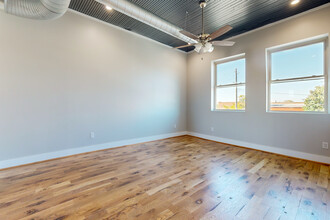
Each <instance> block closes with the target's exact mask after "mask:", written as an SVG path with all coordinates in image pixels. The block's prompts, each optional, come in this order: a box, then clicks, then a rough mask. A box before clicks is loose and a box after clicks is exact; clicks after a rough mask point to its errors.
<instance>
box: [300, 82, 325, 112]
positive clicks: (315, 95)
mask: <svg viewBox="0 0 330 220" xmlns="http://www.w3.org/2000/svg"><path fill="white" fill-rule="evenodd" d="M304 104H305V106H304V107H303V109H304V111H324V86H316V87H315V89H314V90H311V91H309V95H308V97H307V98H306V99H305V100H304Z"/></svg>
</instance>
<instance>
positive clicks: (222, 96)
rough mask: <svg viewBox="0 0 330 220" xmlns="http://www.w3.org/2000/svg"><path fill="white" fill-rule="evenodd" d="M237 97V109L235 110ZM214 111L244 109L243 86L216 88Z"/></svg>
mask: <svg viewBox="0 0 330 220" xmlns="http://www.w3.org/2000/svg"><path fill="white" fill-rule="evenodd" d="M236 95H237V108H236ZM216 109H239V110H244V109H245V86H237V93H236V86H233V87H225V88H217V91H216Z"/></svg>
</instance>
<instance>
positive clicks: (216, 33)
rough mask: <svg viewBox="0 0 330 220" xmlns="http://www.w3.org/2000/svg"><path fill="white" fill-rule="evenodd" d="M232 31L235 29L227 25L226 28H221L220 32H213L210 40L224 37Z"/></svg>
mask: <svg viewBox="0 0 330 220" xmlns="http://www.w3.org/2000/svg"><path fill="white" fill-rule="evenodd" d="M231 29H233V27H232V26H230V25H226V26H224V27H222V28H220V29H219V30H217V31H215V32H213V33H212V34H210V36H209V38H210V40H213V39H215V38H217V37H220V36H221V35H224V34H225V33H227V32H228V31H230V30H231Z"/></svg>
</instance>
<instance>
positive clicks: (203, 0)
mask: <svg viewBox="0 0 330 220" xmlns="http://www.w3.org/2000/svg"><path fill="white" fill-rule="evenodd" d="M199 6H200V7H201V8H202V35H204V33H205V31H204V8H205V7H206V0H199Z"/></svg>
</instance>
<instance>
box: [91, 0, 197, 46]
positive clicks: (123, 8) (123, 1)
mask: <svg viewBox="0 0 330 220" xmlns="http://www.w3.org/2000/svg"><path fill="white" fill-rule="evenodd" d="M95 1H97V2H99V3H101V4H103V5H105V6H109V7H111V8H113V9H114V10H116V11H119V12H121V13H123V14H125V15H127V16H130V17H132V18H134V19H136V20H138V21H141V22H143V23H145V24H147V25H149V26H151V27H154V28H156V29H158V30H160V31H163V32H165V33H167V34H169V35H172V36H173V37H176V38H178V39H180V40H182V41H185V42H187V43H197V41H196V40H194V39H192V38H189V37H187V36H185V35H183V34H181V33H180V31H181V30H182V29H181V28H179V27H177V26H175V25H173V24H171V23H170V22H168V21H165V20H164V19H162V18H160V17H158V16H156V15H154V14H152V13H150V12H148V11H147V10H145V9H143V8H141V7H139V6H137V5H135V4H133V3H131V2H129V1H127V0H95Z"/></svg>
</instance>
